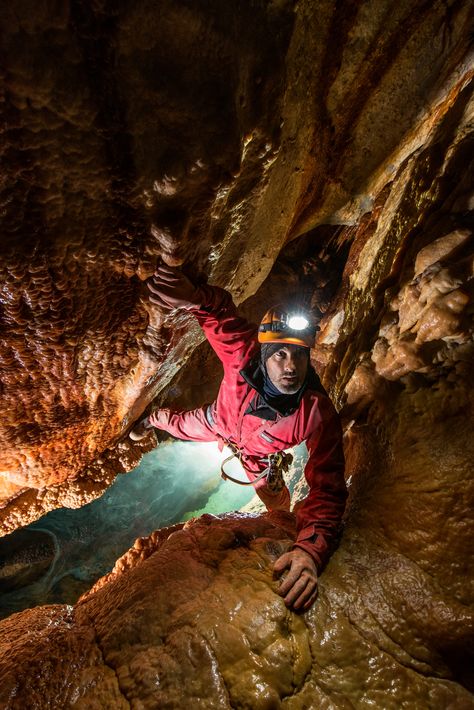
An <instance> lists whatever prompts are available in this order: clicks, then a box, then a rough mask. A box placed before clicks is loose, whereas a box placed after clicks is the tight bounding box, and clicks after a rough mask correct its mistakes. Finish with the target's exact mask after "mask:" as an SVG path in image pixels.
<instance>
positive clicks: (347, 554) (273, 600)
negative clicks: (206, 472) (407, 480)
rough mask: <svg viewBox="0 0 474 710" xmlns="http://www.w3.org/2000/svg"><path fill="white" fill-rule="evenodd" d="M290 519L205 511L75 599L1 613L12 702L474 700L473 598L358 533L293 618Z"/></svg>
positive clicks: (137, 551)
mask: <svg viewBox="0 0 474 710" xmlns="http://www.w3.org/2000/svg"><path fill="white" fill-rule="evenodd" d="M293 524H294V521H293V519H292V516H289V515H288V516H286V515H285V516H284V517H283V516H282V515H280V516H277V515H275V514H272V515H266V516H248V515H247V516H244V515H228V516H221V517H219V518H215V517H213V516H203V517H202V518H200V519H199V520H195V521H192V522H190V523H187V524H186V525H185V526H184V528H182V529H179V528H176V527H175V528H172V529H169V530H162V531H160V532H159V533H157V534H154V535H152V536H151V537H150V538H146V539H143V540H141V541H137V544H136V545H135V548H134V549H133V550H131V551H130V553H128V554H127V555H125V556H124V558H122V560H121V561H119V563H118V564H117V567H116V570H115V571H114V573H112V574H111V575H110V576H109V577H108V579H106V580H104V581H103V582H101V583H99V584H98V585H96V587H95V589H93V590H92V592H91V593H90V594H87V595H85V597H83V599H82V600H80V601H79V602H78V603H77V604H76V606H75V607H74V608H72V607H66V606H51V607H42V608H38V609H36V610H29V611H27V612H22V613H21V614H17V615H14V616H12V617H10V618H9V619H7V620H5V621H2V622H0V639H1V646H0V680H1V683H0V700H1V701H2V705H3V707H5V708H22V707H25V706H28V707H33V708H42V707H46V706H49V707H54V708H60V707H111V708H112V707H129V705H130V704H131V705H132V706H133V705H134V704H140V706H141V707H145V708H154V707H157V706H159V707H170V708H178V707H183V705H184V704H186V703H190V704H192V705H193V706H194V707H198V708H211V707H229V708H231V707H232V708H257V709H259V708H269V707H282V708H285V707H288V708H301V707H311V708H313V707H350V706H352V707H368V706H370V705H376V706H378V707H386V708H392V707H393V708H395V707H429V708H438V707H455V708H458V707H459V708H464V707H465V708H469V707H474V699H473V697H472V695H470V693H469V692H468V691H467V690H466V689H465V688H464V687H463V686H462V685H461V684H460V682H459V681H460V680H461V681H462V680H463V677H462V675H463V671H468V667H465V668H463V667H462V665H459V664H456V663H455V661H456V659H457V654H458V653H459V651H460V648H461V647H462V644H463V643H465V642H466V641H467V639H468V638H469V635H470V634H471V633H472V615H471V614H469V612H468V610H467V608H466V606H465V605H463V604H462V603H460V602H458V601H457V600H455V599H454V598H447V597H446V595H445V594H444V591H443V588H442V587H441V586H439V585H438V584H437V582H436V580H433V578H432V577H431V575H430V574H428V573H426V572H424V571H423V570H422V569H421V568H420V566H419V565H417V564H416V562H414V561H413V560H411V559H410V558H409V557H407V556H405V555H403V554H402V553H400V552H399V551H398V550H397V549H394V548H393V547H392V546H390V545H384V544H383V543H381V541H380V539H377V538H375V537H374V536H371V539H370V541H369V542H368V541H367V538H366V536H365V535H364V534H350V533H349V534H348V535H346V540H345V546H344V548H341V549H340V550H339V551H337V552H336V553H335V556H334V557H333V560H332V561H331V562H330V564H329V567H328V569H327V571H326V572H325V574H324V575H323V577H322V578H321V581H320V593H319V599H318V602H317V603H316V604H315V605H314V607H313V608H312V609H311V610H310V611H309V612H307V613H306V614H305V615H296V614H293V613H290V612H289V611H288V610H287V609H286V607H285V605H284V603H283V601H282V599H281V597H279V596H278V594H277V593H276V591H277V585H278V583H277V582H276V581H273V580H272V575H271V569H272V564H273V562H274V561H275V559H276V558H277V557H278V556H279V555H280V554H281V553H282V552H283V551H284V550H285V549H286V548H287V546H288V545H289V544H291V540H292V539H293V533H294V530H293ZM45 658H47V659H48V663H47V664H45V663H44V659H45ZM12 661H13V662H12ZM453 665H454V666H456V668H453Z"/></svg>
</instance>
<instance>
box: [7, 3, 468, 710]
mask: <svg viewBox="0 0 474 710" xmlns="http://www.w3.org/2000/svg"><path fill="white" fill-rule="evenodd" d="M48 7H49V6H48V4H47V3H46V4H45V5H41V6H37V8H36V10H35V11H34V12H33V11H29V12H26V11H25V12H24V13H23V14H22V11H21V10H20V11H19V14H18V13H13V11H6V12H5V15H4V17H3V19H2V22H3V23H4V24H5V28H6V37H7V39H6V43H5V48H6V57H7V64H8V66H9V74H8V81H9V84H8V87H9V92H10V93H9V94H8V102H7V107H8V111H9V113H8V131H7V133H6V134H5V135H6V138H7V139H8V140H10V143H6V145H10V146H13V145H15V148H9V149H8V150H9V151H10V153H7V157H9V163H8V164H9V165H11V166H12V184H14V185H18V187H15V188H13V187H9V188H7V189H6V190H5V191H4V192H2V199H3V200H4V203H5V205H6V208H5V209H6V210H7V211H6V222H5V224H6V227H7V229H6V234H7V237H6V239H5V241H4V242H3V243H2V261H1V265H2V269H3V280H2V284H3V292H2V296H1V304H2V311H1V318H2V330H3V332H4V333H5V334H6V337H5V339H4V341H3V343H2V348H3V351H2V354H1V357H2V358H3V359H2V363H3V364H2V368H3V369H2V372H3V371H4V372H5V379H4V380H2V382H3V384H2V397H3V401H4V403H5V406H4V411H5V412H6V414H5V418H4V420H3V422H2V439H1V440H2V447H1V451H2V457H3V459H2V465H1V469H2V474H0V476H1V481H2V486H3V487H2V501H3V507H2V509H1V511H2V513H1V520H2V525H3V529H4V531H5V532H9V531H10V530H12V529H14V528H15V527H18V526H21V525H22V524H24V523H25V522H26V521H29V520H33V519H35V518H37V517H39V516H40V515H41V514H42V512H44V511H45V510H48V509H50V508H52V507H55V506H57V505H60V504H63V505H69V506H71V507H74V506H75V505H81V504H82V503H83V502H84V501H85V500H87V499H91V498H93V497H94V496H97V495H98V494H99V493H100V491H103V490H104V489H105V488H106V487H107V486H108V485H109V484H110V482H111V480H112V479H113V477H114V476H115V475H116V473H117V472H118V471H126V470H127V467H130V468H131V467H132V466H133V465H135V463H134V462H137V461H138V459H139V457H140V456H141V454H142V452H143V451H144V450H146V448H147V447H148V446H151V445H152V444H150V442H146V443H145V444H143V446H141V447H135V446H132V445H130V444H129V443H124V441H120V438H121V437H122V436H123V435H124V434H125V433H126V430H127V428H128V427H129V426H130V424H131V423H132V422H133V421H134V420H135V419H137V418H138V416H139V415H140V413H141V412H142V410H143V409H144V408H145V406H147V404H148V403H149V402H150V401H151V400H152V399H153V398H155V402H156V403H159V402H160V401H161V399H160V397H161V398H166V401H167V403H169V404H171V405H172V404H173V402H179V404H180V406H183V407H187V406H197V405H198V404H200V403H202V400H203V398H204V397H205V395H206V393H209V399H208V401H211V400H212V396H213V393H214V392H215V388H216V386H217V384H218V379H219V377H218V371H217V369H216V367H215V361H214V360H213V359H212V356H210V355H209V353H208V352H207V351H206V349H205V348H201V349H199V350H194V353H193V355H192V357H191V351H192V350H193V348H194V346H195V345H196V343H197V342H198V341H199V338H200V336H199V333H198V331H197V329H196V328H195V326H194V325H192V324H190V321H189V319H188V316H186V315H178V316H173V317H172V318H168V319H163V318H162V315H161V314H160V313H158V312H156V311H154V310H153V309H150V308H149V306H148V305H147V303H146V301H145V299H144V297H143V294H144V287H143V280H144V279H145V278H146V277H147V276H149V275H150V274H151V273H152V271H153V269H154V265H155V263H156V259H157V258H162V259H163V260H164V261H166V262H167V263H170V264H177V263H181V262H182V261H184V260H186V266H185V268H186V269H190V273H192V274H193V275H194V276H195V277H197V278H201V277H202V278H205V277H208V278H209V280H210V281H211V283H217V284H219V285H224V286H227V287H229V288H230V289H231V290H232V292H233V295H234V296H235V298H236V300H237V301H238V302H241V303H242V305H243V311H244V313H245V314H246V315H247V316H248V317H250V318H252V319H253V320H255V319H257V318H258V317H259V315H260V314H261V311H262V310H263V306H264V305H266V304H267V303H271V302H274V301H275V300H278V301H281V300H282V299H285V298H291V297H294V295H295V294H303V296H302V300H304V302H305V303H306V305H309V306H310V307H311V308H312V309H313V311H314V313H315V315H316V316H317V318H318V320H319V324H320V328H321V330H320V333H319V335H318V339H317V343H316V347H315V348H314V350H313V351H312V360H313V363H314V364H315V366H316V368H317V370H318V372H319V373H320V375H321V377H322V380H323V383H324V385H325V386H326V388H327V389H328V390H329V391H330V393H331V395H332V397H333V399H334V401H335V403H336V404H337V407H338V409H339V410H340V413H341V417H342V420H343V424H344V428H345V449H346V458H347V474H348V481H349V484H350V501H349V505H348V511H347V519H346V527H345V532H344V536H343V539H342V542H341V545H340V548H339V549H338V551H337V552H336V553H335V555H334V556H333V558H332V560H331V562H330V564H329V566H328V568H327V569H326V571H325V572H324V573H323V575H322V576H321V579H320V596H319V599H318V602H317V603H316V604H315V606H314V607H313V608H312V609H311V610H310V611H309V612H307V613H306V614H305V615H304V616H298V615H295V614H290V613H289V612H288V611H287V610H286V609H285V607H284V605H283V603H282V601H281V599H280V598H279V597H278V595H277V594H276V583H275V582H274V581H272V580H271V566H272V562H273V560H274V559H275V557H276V556H277V555H278V554H280V552H281V551H282V549H284V548H285V546H286V545H288V544H290V543H291V539H292V535H293V529H292V524H293V521H292V520H291V519H290V518H286V519H282V518H275V517H271V516H264V517H260V516H256V517H252V516H240V517H239V516H238V517H232V516H231V517H223V518H221V519H217V518H209V517H206V518H204V519H201V520H197V521H193V522H191V523H189V524H187V525H186V526H185V527H184V528H183V529H180V530H174V531H173V533H172V534H171V535H169V534H168V533H166V532H163V531H161V532H159V533H156V534H153V535H151V536H150V537H149V538H145V539H143V540H140V541H138V542H137V543H136V544H135V546H134V547H133V548H132V551H131V552H130V553H128V554H126V555H125V556H124V557H123V558H121V559H120V560H119V561H118V562H117V565H116V567H115V569H114V570H113V572H112V573H111V575H110V576H109V577H107V578H106V579H104V580H102V581H101V582H99V583H98V584H97V585H96V586H95V587H94V589H93V590H92V591H91V592H90V593H89V594H87V595H85V596H84V597H83V599H82V600H81V601H80V602H78V604H77V605H76V606H75V607H74V608H71V607H66V606H62V605H58V606H54V607H43V608H39V609H35V610H29V611H28V612H23V613H22V614H19V615H14V616H13V617H10V618H9V619H7V620H5V621H3V622H1V623H0V644H1V645H0V681H1V682H0V693H1V696H0V697H1V699H2V702H3V703H4V705H5V707H11V708H16V707H18V708H22V707H25V706H28V707H38V708H42V707H45V706H48V705H49V706H51V707H58V708H59V707H61V708H62V707H68V706H75V707H129V706H130V705H132V706H134V705H136V706H137V707H150V708H153V707H156V706H157V705H160V706H162V707H170V708H176V707H183V706H184V705H186V704H189V705H193V706H195V707H202V708H207V707H238V708H252V710H253V709H254V708H256V709H259V708H262V709H263V708H279V707H283V708H284V707H289V708H295V710H296V709H300V708H305V707H306V708H313V707H321V708H325V707H327V708H333V707H335V708H346V707H356V708H366V707H381V708H390V709H391V708H394V709H395V708H397V709H398V708H418V707H419V708H433V710H438V708H445V707H446V708H455V709H457V708H459V709H461V710H463V709H464V708H471V707H474V699H473V698H474V696H473V691H474V677H473V674H472V669H473V668H474V659H473V651H472V649H473V647H474V644H473V641H474V630H473V606H474V588H473V581H474V569H473V565H474V554H473V553H474V539H473V534H472V529H473V525H472V522H473V520H472V515H473V514H472V511H473V510H474V505H473V503H474V486H473V483H472V475H471V473H472V460H473V456H474V451H473V437H472V422H473V396H472V391H473V372H474V370H473V361H474V357H473V355H474V343H473V307H472V302H473V283H474V282H473V253H474V249H473V237H472V231H473V204H474V203H473V184H472V175H473V164H474V150H473V148H474V143H473V133H472V122H473V115H474V111H473V99H472V86H473V82H472V77H473V73H474V72H473V63H472V56H471V54H470V53H469V52H470V49H469V47H470V33H471V28H472V15H473V8H472V4H469V3H457V2H443V3H415V4H413V3H405V2H401V3H400V2H399V3H393V2H389V1H387V2H382V3H379V2H377V3H375V2H373V3H357V2H355V3H345V2H343V3H339V4H334V3H333V2H327V3H326V2H324V3H318V4H315V3H312V2H300V3H298V4H293V3H278V4H277V3H269V4H267V5H263V4H262V5H258V7H257V6H256V5H255V4H254V3H252V4H251V5H250V4H249V5H246V4H245V3H244V4H243V5H242V4H241V5H239V10H238V12H237V10H236V9H234V6H232V8H230V6H228V5H222V4H221V3H213V2H211V3H203V4H202V5H201V4H198V5H194V6H193V8H191V7H188V6H187V5H186V6H183V7H181V8H180V9H177V8H176V7H175V6H174V5H173V4H171V3H162V4H160V12H161V14H160V18H159V21H158V18H157V16H156V15H155V14H154V12H155V9H156V8H155V6H153V7H152V6H151V5H149V4H148V3H138V4H136V3H134V4H133V5H132V4H130V5H127V4H125V5H123V6H121V7H120V10H117V11H116V12H114V13H111V15H110V17H109V16H108V14H107V11H106V10H105V9H104V8H103V7H102V5H101V4H99V5H97V4H94V6H93V7H92V6H91V8H90V9H86V8H82V9H81V4H80V3H79V4H75V5H74V7H72V6H71V7H70V8H69V10H64V12H63V13H62V14H61V13H56V14H54V18H55V19H54V21H53V20H52V19H51V18H52V17H53V14H51V13H49V12H48ZM235 7H236V6H235ZM224 8H225V9H224ZM30 10H31V8H30ZM255 13H257V15H258V17H257V16H256V15H255ZM249 20H251V21H249ZM257 20H258V21H257ZM254 27H258V28H259V29H258V30H255V31H254V29H253V28H254ZM170 28H179V31H178V29H176V32H175V34H174V35H173V36H171V35H172V34H173V33H170ZM26 36H28V37H31V38H32V40H31V42H29V43H25V42H22V41H19V40H22V39H24V38H25V37H26ZM269 38H270V39H269ZM45 43H47V45H48V47H50V46H51V47H53V48H54V47H56V48H58V47H60V50H59V49H57V51H58V52H59V51H60V52H61V57H62V59H63V61H62V62H57V61H55V57H56V55H55V53H54V51H50V52H49V54H48V53H46V54H45V46H46V44H45ZM26 46H28V57H27V56H26V55H25V53H24V51H25V50H24V49H22V48H24V47H26ZM212 48H213V49H212ZM44 56H47V59H44V58H43V57H44ZM31 57H35V58H38V67H37V73H36V74H35V75H34V76H33V80H32V75H31V69H30V64H31ZM190 58H191V59H192V60H193V61H192V62H190ZM45 62H46V64H47V68H48V71H45V64H44V63H45ZM170 62H171V66H170V67H169V65H170ZM190 63H191V64H192V69H189V70H188V69H187V67H188V65H189V64H190ZM168 67H169V69H168ZM188 71H189V74H188V73H187V72H188ZM111 75H112V76H113V81H109V79H110V77H111ZM207 77H209V79H208V78H207ZM178 78H179V81H177V79H178ZM207 82H209V83H207ZM70 86H75V87H76V89H75V91H69V87H70ZM104 87H107V89H106V90H105V88H104ZM219 107H220V108H219ZM153 109H154V112H153ZM152 112H153V120H152V119H151V118H150V116H151V114H152ZM14 139H15V140H14ZM66 146H67V150H66ZM168 146H171V148H170V150H169V151H168ZM20 153H21V155H20ZM64 166H67V170H65V167H64ZM65 174H68V175H72V176H73V177H74V176H76V177H75V179H74V180H70V181H69V182H67V181H66V182H64V180H65V178H64V176H65ZM71 185H74V189H73V187H71ZM18 205H20V207H19V206H18ZM19 235H20V236H21V239H19ZM25 235H26V236H25ZM276 290H278V299H275V292H276ZM188 358H189V364H190V366H191V367H190V369H189V370H188V371H187V372H184V371H182V372H181V373H180V374H179V375H178V376H177V377H176V375H177V373H178V372H179V371H180V370H184V368H183V365H185V363H186V362H187V361H188ZM193 363H194V364H196V363H197V364H198V367H194V368H193ZM197 400H199V401H197ZM117 442H118V443H117ZM118 462H120V464H119V463H118ZM170 532H171V531H170ZM44 658H47V659H48V663H47V664H45V663H44V660H43V659H44Z"/></svg>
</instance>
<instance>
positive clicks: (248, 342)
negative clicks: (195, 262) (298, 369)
mask: <svg viewBox="0 0 474 710" xmlns="http://www.w3.org/2000/svg"><path fill="white" fill-rule="evenodd" d="M201 290H202V293H203V299H202V303H201V306H200V308H193V309H191V313H193V315H194V316H195V318H196V319H197V321H198V323H199V325H200V326H201V328H202V329H203V331H204V335H205V336H206V338H207V340H208V341H209V343H210V345H211V347H212V349H213V350H214V352H215V353H216V355H217V356H218V358H219V359H220V360H221V362H222V363H223V365H224V367H229V366H232V365H235V366H236V367H238V368H239V369H240V367H241V366H242V362H243V361H246V359H247V358H248V355H249V354H250V353H251V352H252V351H253V350H255V349H256V342H257V326H256V325H254V324H253V323H248V321H246V320H245V319H244V318H241V317H240V316H239V314H238V313H237V308H236V306H235V304H234V302H233V300H232V296H231V295H230V293H229V292H228V291H225V290H224V289H223V288H220V287H219V286H209V285H206V286H202V287H201Z"/></svg>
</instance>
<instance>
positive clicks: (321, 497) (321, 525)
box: [294, 396, 347, 571]
mask: <svg viewBox="0 0 474 710" xmlns="http://www.w3.org/2000/svg"><path fill="white" fill-rule="evenodd" d="M317 410H318V415H319V416H316V417H315V418H313V421H312V422H311V424H312V431H311V432H310V433H309V435H308V436H307V438H306V445H307V447H308V452H309V459H308V461H307V463H306V467H305V477H306V480H307V482H308V486H309V494H308V496H307V498H306V499H305V500H304V501H303V503H302V505H301V506H300V507H299V509H298V510H297V513H296V529H297V538H296V542H295V545H294V546H295V547H299V548H301V549H302V550H305V552H308V553H309V554H310V555H311V556H312V557H313V559H314V560H315V562H316V566H317V568H318V571H320V570H321V569H322V568H323V567H324V565H325V564H326V562H327V561H328V559H329V557H330V555H331V553H332V551H333V547H334V544H335V542H336V540H337V537H338V533H339V530H340V523H341V518H342V515H343V513H344V508H345V505H346V499H347V488H346V484H345V480H344V452H343V448H342V428H341V423H340V421H339V417H338V415H337V412H336V410H335V409H334V406H333V404H332V402H331V400H330V399H329V398H328V397H326V396H320V397H318V404H317Z"/></svg>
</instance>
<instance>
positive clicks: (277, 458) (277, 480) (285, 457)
mask: <svg viewBox="0 0 474 710" xmlns="http://www.w3.org/2000/svg"><path fill="white" fill-rule="evenodd" d="M226 444H227V446H229V448H230V449H231V450H232V454H231V455H230V456H228V457H227V458H226V459H224V461H223V462H222V465H221V476H222V478H223V479H224V481H227V480H229V481H232V482H233V483H238V484H239V486H254V485H255V484H256V483H258V481H261V480H262V478H266V479H267V485H268V487H269V489H270V490H271V491H272V492H273V493H278V492H279V491H281V489H282V488H283V487H284V485H285V479H284V478H283V474H284V473H288V469H289V467H290V465H291V463H292V461H293V456H292V455H291V454H288V453H286V452H285V451H277V452H276V453H274V454H269V455H268V457H267V458H262V459H260V461H261V462H262V463H266V464H268V465H267V467H266V468H265V469H264V470H263V471H262V472H261V473H259V474H258V476H257V477H256V478H254V479H253V481H241V480H239V479H238V478H234V477H233V476H231V475H230V473H227V472H226V470H225V468H224V466H225V465H226V463H228V462H229V461H231V460H232V459H233V458H236V459H238V460H239V461H240V463H241V465H242V468H243V469H244V470H247V469H245V466H244V464H243V461H242V452H241V451H240V449H238V448H237V446H235V444H232V442H229V441H227V442H226Z"/></svg>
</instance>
